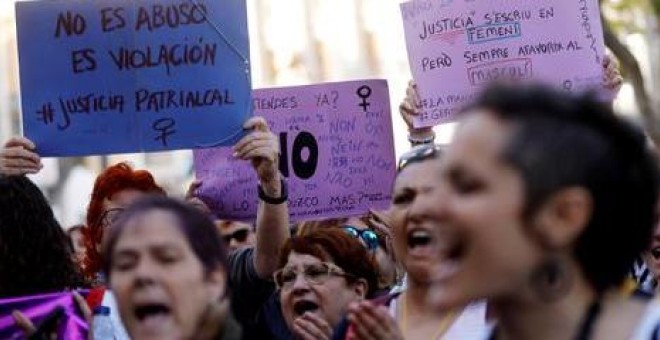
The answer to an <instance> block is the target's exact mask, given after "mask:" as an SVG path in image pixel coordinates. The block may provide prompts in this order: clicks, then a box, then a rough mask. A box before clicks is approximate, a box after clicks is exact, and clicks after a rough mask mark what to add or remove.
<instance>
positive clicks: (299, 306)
mask: <svg viewBox="0 0 660 340" xmlns="http://www.w3.org/2000/svg"><path fill="white" fill-rule="evenodd" d="M317 309H319V305H317V304H316V303H314V302H312V301H309V300H301V301H298V302H296V303H294V304H293V312H294V313H295V315H296V316H301V315H303V314H305V313H306V312H314V311H316V310H317Z"/></svg>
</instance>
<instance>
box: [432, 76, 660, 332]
mask: <svg viewBox="0 0 660 340" xmlns="http://www.w3.org/2000/svg"><path fill="white" fill-rule="evenodd" d="M464 117H465V118H464V120H463V122H462V124H461V125H460V127H459V128H458V129H457V131H456V134H455V136H454V139H453V142H452V144H451V146H450V147H449V149H448V151H447V152H446V154H445V156H444V159H443V165H442V167H441V168H440V170H439V175H440V176H441V178H442V183H441V185H440V187H439V188H440V189H439V190H436V191H434V192H432V193H431V196H432V197H431V198H430V199H429V202H432V203H433V204H428V205H426V206H425V207H423V208H424V209H423V210H422V211H420V213H422V214H424V215H425V216H428V217H429V219H431V220H432V221H434V222H435V223H436V224H437V229H438V231H437V233H436V234H437V235H438V239H440V240H442V241H441V242H440V243H439V244H438V246H437V247H436V249H437V250H436V252H437V254H438V257H439V259H438V261H437V264H436V265H435V266H434V269H433V273H434V275H433V278H432V286H431V292H430V295H429V296H430V301H431V302H432V304H433V305H434V306H435V307H436V308H437V309H438V310H441V311H446V310H450V309H452V308H456V307H457V306H463V305H465V304H467V303H469V302H471V301H474V300H479V299H487V300H488V301H489V308H491V307H492V309H493V313H494V315H495V317H496V320H497V323H496V325H495V326H494V327H493V328H492V329H489V330H487V332H485V334H484V335H483V338H488V339H649V338H651V333H652V332H653V331H654V329H655V328H656V327H657V324H658V320H659V319H660V308H659V307H658V305H657V304H656V303H652V302H651V303H649V302H648V301H647V300H644V299H641V298H638V297H630V296H629V295H625V294H622V293H621V292H620V290H619V285H620V284H621V283H622V282H623V281H624V279H625V278H626V275H627V272H628V269H629V268H630V266H631V264H632V262H633V260H634V259H635V257H636V256H637V255H638V254H640V252H641V251H642V250H644V249H645V248H646V247H648V245H649V243H650V240H651V239H650V235H651V234H652V231H653V228H654V223H655V217H656V202H657V201H658V184H659V181H658V168H657V160H656V159H655V158H654V157H653V156H652V154H651V152H650V150H649V148H648V146H647V144H646V140H645V137H644V135H643V134H642V133H641V132H640V131H639V130H638V129H636V128H635V127H633V126H632V125H630V124H627V123H626V122H624V121H623V120H622V119H620V118H618V117H617V116H616V115H615V114H614V113H613V112H612V110H611V109H610V108H608V107H606V106H605V105H603V104H601V103H598V102H596V101H594V100H593V99H592V98H591V97H589V96H572V95H568V94H565V93H559V92H555V91H554V90H550V89H548V88H546V87H543V86H531V85H528V86H526V87H520V86H502V85H500V86H494V87H492V88H490V89H488V90H486V91H485V93H483V94H482V95H481V96H480V97H479V98H478V99H477V100H476V101H475V103H473V104H472V105H471V106H470V107H469V108H467V109H466V111H465V112H464Z"/></svg>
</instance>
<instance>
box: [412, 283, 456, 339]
mask: <svg viewBox="0 0 660 340" xmlns="http://www.w3.org/2000/svg"><path fill="white" fill-rule="evenodd" d="M399 314H400V317H401V332H402V333H403V335H404V336H405V335H406V334H407V333H408V299H407V298H406V293H405V292H404V293H402V294H401V310H400V313H399ZM457 317H458V313H456V312H455V311H450V312H448V313H447V315H445V316H444V317H443V318H442V320H440V324H439V325H438V329H437V330H436V331H435V334H434V335H433V337H432V338H431V339H432V340H436V339H438V338H439V337H440V336H441V335H442V334H444V333H445V332H446V331H447V329H449V327H450V326H451V325H452V324H453V323H454V321H455V320H456V318H457Z"/></svg>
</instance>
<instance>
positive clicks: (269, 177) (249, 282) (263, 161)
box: [0, 117, 289, 338]
mask: <svg viewBox="0 0 660 340" xmlns="http://www.w3.org/2000/svg"><path fill="white" fill-rule="evenodd" d="M243 127H244V128H245V129H246V130H251V132H250V133H249V134H247V135H246V136H244V137H243V138H242V139H241V140H240V141H239V142H238V143H237V144H236V145H235V146H234V151H235V156H236V157H237V158H238V159H242V160H248V161H250V162H251V163H252V166H253V168H254V169H255V171H256V173H257V178H258V181H259V187H260V188H261V190H259V193H260V194H259V198H260V204H259V207H258V212H257V220H256V234H257V235H256V244H255V246H254V247H247V248H242V249H240V250H238V251H235V252H233V253H232V254H230V257H229V267H228V268H229V284H230V288H231V289H230V292H231V294H232V295H233V297H234V298H232V299H231V301H232V309H233V312H234V316H235V317H236V318H237V319H238V320H239V321H240V322H241V324H243V325H246V327H245V329H246V332H245V333H246V336H247V337H249V338H253V337H251V336H250V332H251V331H253V330H254V327H250V326H251V325H252V324H253V323H254V322H255V320H256V315H257V313H258V310H259V308H260V307H261V305H262V304H263V302H264V301H266V300H267V299H268V297H269V296H270V295H271V294H272V293H273V292H274V291H275V286H274V284H273V282H272V274H273V273H274V272H275V270H276V269H277V268H278V259H279V251H280V249H281V247H282V245H283V244H284V242H285V241H286V240H287V239H288V237H289V229H288V227H289V222H288V217H289V216H288V209H287V205H286V204H285V203H286V201H287V196H288V192H287V188H286V183H285V181H284V180H283V177H282V176H281V175H280V173H279V168H278V160H279V144H278V138H277V137H276V136H275V135H274V134H272V133H271V132H270V130H269V129H268V125H267V123H266V121H265V120H264V119H263V118H261V117H253V118H251V119H249V120H248V121H247V122H246V123H245V124H244V126H243ZM35 150H36V146H35V145H34V143H32V142H31V141H30V140H28V139H25V138H23V137H14V138H12V139H10V140H9V141H8V142H6V143H5V146H4V148H3V150H2V151H0V174H5V175H6V174H26V173H35V172H38V171H39V169H41V167H42V166H41V160H40V157H39V156H38V154H37V153H36V152H35ZM130 170H131V171H132V173H133V177H135V170H133V169H130ZM101 176H103V174H102V175H101ZM140 177H141V178H142V181H140V182H139V183H138V184H137V185H133V186H121V188H122V189H126V190H122V189H120V190H116V186H120V185H119V184H120V183H111V184H109V185H108V186H107V187H106V186H105V185H103V187H104V188H107V190H110V191H112V192H113V194H112V198H113V199H112V201H114V204H108V203H109V201H110V200H109V198H110V194H108V193H107V192H104V193H100V192H99V191H100V190H94V191H93V193H92V197H93V199H92V202H90V208H91V207H92V205H93V206H94V207H95V208H93V209H92V210H93V212H96V214H95V215H96V216H97V217H96V218H94V217H89V216H88V220H90V221H94V222H98V223H101V221H102V220H106V222H113V221H115V220H116V218H118V217H119V216H120V215H121V213H122V211H123V210H122V208H125V207H126V206H128V205H129V204H131V203H133V202H134V201H135V200H137V199H139V198H141V197H143V195H144V194H145V193H158V194H160V193H161V191H162V189H161V188H160V187H159V186H158V185H157V184H155V182H154V181H153V178H152V177H151V175H150V174H149V173H148V172H146V171H145V172H144V173H140ZM148 177H149V178H148ZM104 178H105V177H104ZM111 182H112V181H111ZM96 184H98V181H97V183H95V189H97V188H98V187H100V186H101V185H100V184H99V185H98V186H97V185H96ZM95 194H97V196H95ZM101 196H103V197H101ZM120 196H121V197H120ZM193 196H194V195H193ZM118 197H120V199H119V200H116V198H118ZM94 198H96V200H94ZM195 203H199V200H197V201H196V202H195ZM99 206H100V209H97V208H98V207H99ZM195 206H196V207H197V204H195ZM116 208H120V209H119V210H117V209H116ZM113 209H114V210H113ZM103 223H105V222H103ZM111 224H112V223H107V225H106V227H109V228H106V227H104V226H101V227H100V228H96V229H93V230H95V233H93V234H90V236H93V237H94V239H93V241H96V242H97V243H98V242H100V244H102V243H103V242H105V241H104V240H103V239H104V236H103V234H104V231H105V229H112V226H111ZM90 230H92V229H91V228H90ZM91 245H93V242H92V243H91ZM90 249H91V252H88V255H89V254H96V255H100V254H99V253H98V250H97V249H98V248H97V247H96V246H90V247H88V250H90ZM101 261H102V258H101V257H100V256H98V257H96V258H94V259H91V260H90V261H89V262H90V263H91V265H90V266H88V267H86V268H85V269H86V271H87V273H89V274H93V277H95V278H96V277H99V276H98V275H97V273H100V271H98V270H97V268H98V266H99V265H100V264H101V263H102V262H101ZM101 279H102V278H101ZM113 301H114V299H113V298H112V295H111V294H106V292H105V290H103V289H99V290H96V291H93V292H92V293H90V295H89V296H88V302H89V303H90V305H91V307H92V308H93V307H95V306H98V305H99V304H102V305H104V306H110V307H111V313H112V310H114V309H116V308H112V307H113V306H114V302H113ZM111 316H113V317H114V320H116V321H117V323H116V324H115V326H116V327H117V328H120V329H121V325H120V324H118V319H117V318H116V316H114V315H111Z"/></svg>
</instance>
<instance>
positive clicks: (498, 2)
mask: <svg viewBox="0 0 660 340" xmlns="http://www.w3.org/2000/svg"><path fill="white" fill-rule="evenodd" d="M401 13H402V16H403V23H404V30H405V35H406V44H407V47H408V58H409V62H410V67H411V70H412V74H413V77H414V79H415V81H416V82H417V84H418V89H419V92H420V97H421V100H422V102H421V106H422V113H421V115H420V117H419V118H418V119H417V121H416V122H415V125H416V126H432V125H436V124H439V123H444V122H449V121H452V120H455V119H456V118H457V112H458V111H459V110H460V108H461V107H462V106H463V105H465V104H466V103H467V102H469V101H470V100H471V98H472V97H473V96H474V95H475V94H477V93H478V92H479V89H481V88H483V86H484V85H485V84H488V83H490V82H492V81H528V80H534V81H543V82H547V83H549V84H551V85H554V86H557V87H560V88H562V89H565V90H566V91H574V92H581V91H585V90H590V89H596V90H598V91H602V87H601V83H602V76H603V72H602V66H601V65H602V58H603V53H604V42H603V33H602V26H601V21H600V12H599V8H598V2H597V1H596V0H577V1H565V0H538V1H523V0H516V1H512V0H413V1H410V2H406V3H403V4H401ZM602 94H603V93H602ZM604 95H607V94H604Z"/></svg>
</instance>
